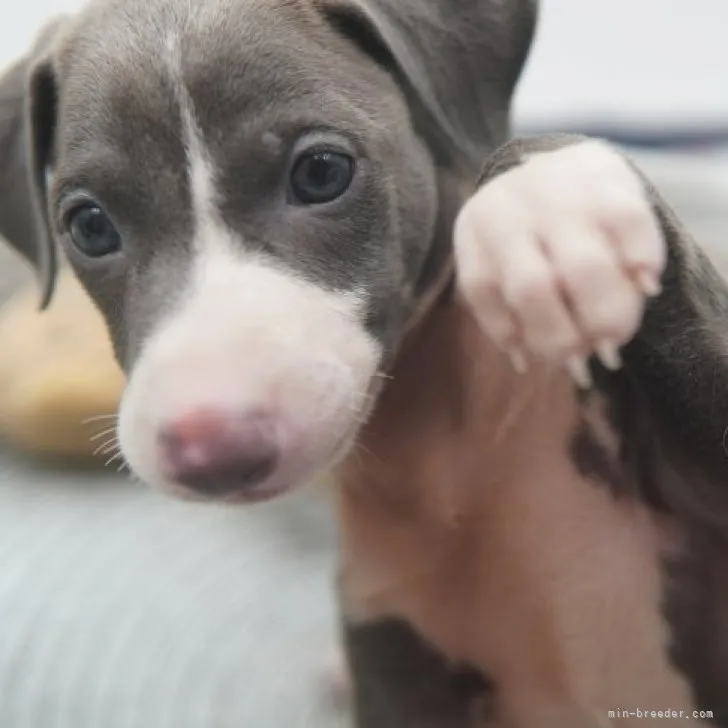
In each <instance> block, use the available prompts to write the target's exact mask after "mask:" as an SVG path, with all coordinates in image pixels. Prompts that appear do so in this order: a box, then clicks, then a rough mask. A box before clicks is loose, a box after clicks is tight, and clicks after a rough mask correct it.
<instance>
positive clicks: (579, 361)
mask: <svg viewBox="0 0 728 728" xmlns="http://www.w3.org/2000/svg"><path fill="white" fill-rule="evenodd" d="M566 368H567V369H568V371H569V374H571V376H572V378H573V379H574V381H575V382H576V384H577V385H578V386H579V388H581V389H589V388H590V387H591V385H592V378H591V374H590V373H589V367H588V365H587V362H586V359H585V358H584V357H583V356H578V355H577V356H572V357H571V358H570V359H569V360H568V361H567V362H566Z"/></svg>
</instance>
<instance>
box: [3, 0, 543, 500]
mask: <svg viewBox="0 0 728 728" xmlns="http://www.w3.org/2000/svg"><path fill="white" fill-rule="evenodd" d="M459 2H460V5H459V6H458V7H457V8H449V6H447V7H446V6H443V5H442V3H440V2H432V3H430V2H421V1H420V0H417V2H414V0H412V1H410V0H406V1H404V0H402V1H401V2H397V3H393V2H391V3H390V2H389V0H200V2H195V3H189V2H187V1H186V0H153V1H152V2H149V1H148V0H143V1H142V0H96V2H92V3H91V4H90V5H89V6H88V7H87V9H86V10H85V11H84V12H82V13H81V14H79V15H78V16H76V17H75V18H74V19H73V20H71V21H68V22H67V23H66V24H65V25H64V26H63V31H62V32H61V33H59V34H57V35H56V38H57V40H56V42H55V45H54V47H53V51H52V53H50V54H49V56H48V58H47V59H46V61H45V62H44V63H40V64H36V67H35V70H34V71H33V73H32V74H31V79H32V80H31V89H30V104H29V106H30V109H31V112H30V120H29V121H28V124H29V126H30V132H31V133H30V135H29V136H30V138H31V139H32V142H33V143H32V149H31V150H30V154H29V155H28V158H27V160H26V161H27V163H28V166H29V167H34V169H33V170H32V171H33V172H34V174H35V183H36V186H37V188H38V189H39V191H40V195H39V196H40V198H41V202H42V204H41V209H42V211H43V212H44V213H45V219H46V222H47V228H48V230H49V232H50V237H51V238H52V239H54V240H55V241H57V242H59V243H60V244H61V245H62V246H63V248H64V249H65V251H66V254H67V257H68V259H69V260H70V262H71V265H72V266H73V267H74V269H75V271H76V272H77V274H78V276H79V277H80V279H81V281H82V282H83V284H84V285H85V286H86V288H87V290H88V291H89V293H90V294H91V296H92V298H93V299H94V301H95V302H96V304H97V305H98V306H99V308H100V309H101V311H102V312H103V314H104V316H105V318H106V321H107V324H108V327H109V330H110V333H111V336H112V339H113V343H114V347H115V350H116V352H117V356H118V358H119V361H120V362H121V364H122V366H123V367H124V369H125V370H126V372H127V374H128V378H129V383H128V388H127V391H126V393H125V395H124V398H123V402H122V406H121V412H120V426H119V435H120V443H121V447H122V450H123V453H124V455H125V456H126V458H127V460H128V462H129V464H130V465H131V467H132V469H133V470H134V471H136V473H137V474H138V475H139V476H140V477H141V478H142V479H143V480H145V481H147V482H149V483H151V484H154V485H157V486H159V487H162V488H166V489H170V490H173V491H174V492H176V493H177V494H179V495H190V496H191V495H197V496H202V497H206V498H223V499H226V500H257V499H262V498H268V497H271V496H272V495H275V494H277V493H280V492H282V491H284V490H286V489H288V488H290V487H291V486H293V485H296V484H298V483H301V482H304V481H306V480H308V479H310V478H311V477H312V476H313V475H314V474H315V473H316V472H317V471H318V470H320V469H322V468H324V467H326V466H327V465H329V464H331V462H332V461H333V460H334V459H335V458H336V457H337V456H338V455H341V454H343V453H344V452H346V450H347V447H348V445H349V444H350V443H351V441H352V439H353V437H354V436H355V434H356V432H357V430H358V428H359V427H360V425H361V424H362V422H363V421H364V420H365V419H366V417H367V414H368V412H369V410H370V408H371V406H372V403H373V400H374V398H375V397H376V392H377V389H378V384H379V383H380V382H381V381H382V379H381V376H380V374H381V373H382V371H383V370H386V369H387V367H388V366H389V364H390V363H391V361H392V359H393V357H394V356H395V355H396V351H397V347H398V345H399V343H400V339H401V337H402V333H403V330H404V328H405V326H406V324H407V322H408V321H409V319H410V317H411V314H412V311H413V310H414V309H415V308H416V307H417V306H418V305H419V304H420V299H421V297H422V296H423V294H424V293H425V292H427V291H428V289H429V288H431V285H432V281H433V280H435V279H437V278H438V274H439V273H440V271H441V270H442V269H443V267H444V266H445V265H446V263H447V261H448V260H449V258H450V237H451V227H452V222H453V220H454V217H455V215H456V213H457V209H458V207H459V204H460V203H461V202H462V200H463V197H464V194H465V191H466V189H467V188H468V186H469V185H472V180H474V179H475V176H476V171H477V166H478V165H479V164H480V162H481V159H482V157H481V152H485V151H488V150H490V149H492V148H493V147H494V146H495V145H497V144H498V143H500V142H501V141H503V140H504V138H505V133H506V128H507V125H506V119H507V111H508V103H509V100H510V95H511V92H512V89H513V85H514V83H515V80H516V78H517V76H518V73H519V72H520V68H521V65H522V63H523V61H524V59H525V55H526V50H527V48H528V45H529V42H530V37H531V34H532V29H533V28H532V26H533V17H532V15H533V12H532V11H533V6H532V3H531V2H530V0H522V1H521V0H518V1H517V2H512V3H511V4H510V5H503V4H502V3H500V2H483V0H459ZM448 8H449V9H448ZM476 31H477V32H476ZM438 50H440V51H441V54H440V55H439V56H438ZM438 58H439V60H435V59H438ZM418 59H420V60H419V61H418ZM489 62H490V66H488V64H489ZM484 63H485V64H486V66H487V67H490V71H489V72H487V73H483V64H484ZM481 75H482V76H483V79H482V80H481V79H480V76H481ZM0 91H2V84H0ZM438 99H444V100H445V101H448V102H449V105H448V106H442V105H440V104H439V102H438ZM0 121H2V119H0ZM1 137H2V129H1V128H0V151H1V150H2V147H3V139H2V138H1ZM6 138H8V137H7V134H6ZM11 141H12V139H11ZM8 145H9V143H8V142H7V141H6V142H5V146H8ZM0 182H2V175H0ZM18 217H19V216H18V215H14V213H13V209H11V208H10V207H9V206H8V207H6V208H3V206H2V204H0V233H2V232H3V230H4V229H5V230H9V231H10V232H11V233H13V234H14V235H15V239H13V234H10V235H9V237H10V239H11V243H14V244H15V245H16V247H18V248H20V249H21V250H23V249H25V252H26V254H28V255H29V257H32V258H33V259H34V260H35V261H36V263H39V262H40V265H41V266H42V267H43V268H44V269H46V272H47V270H48V269H49V265H50V264H49V263H48V261H50V262H51V263H52V256H51V255H50V254H49V253H48V252H46V253H44V252H43V251H44V250H45V251H49V250H52V247H53V246H46V247H43V246H42V245H40V244H39V243H38V242H37V240H38V239H39V238H37V239H36V240H35V242H33V241H31V238H32V231H31V230H29V228H28V226H27V225H25V227H22V228H21V227H19V226H18ZM23 219H24V218H23ZM17 230H20V232H14V231H17ZM6 234H7V233H6ZM28 241H30V242H32V243H33V245H34V246H35V248H36V250H35V254H29V251H30V250H31V247H32V245H31V244H30V242H28ZM44 261H45V262H44Z"/></svg>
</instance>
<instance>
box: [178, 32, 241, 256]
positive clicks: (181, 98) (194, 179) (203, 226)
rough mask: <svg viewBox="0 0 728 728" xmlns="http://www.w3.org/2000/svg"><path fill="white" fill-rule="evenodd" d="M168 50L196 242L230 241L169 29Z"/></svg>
mask: <svg viewBox="0 0 728 728" xmlns="http://www.w3.org/2000/svg"><path fill="white" fill-rule="evenodd" d="M165 51H166V55H167V66H168V70H169V73H170V75H171V77H172V85H173V88H174V89H175V95H176V99H177V104H178V107H179V113H180V120H181V122H182V135H183V144H184V147H185V152H186V156H187V180H188V186H189V190H190V198H191V199H190V202H191V205H192V215H193V220H194V226H195V227H194V244H195V247H196V248H197V249H198V250H199V249H200V248H201V246H209V245H214V244H215V243H216V242H220V241H222V240H228V241H229V238H230V236H229V231H228V230H227V229H226V227H225V225H224V224H223V222H222V220H221V217H220V212H219V208H218V195H217V191H216V189H215V168H214V164H213V161H212V158H211V156H210V154H209V152H208V150H207V148H206V147H205V141H204V136H203V133H202V130H201V128H200V125H199V122H198V120H197V115H196V113H195V107H194V103H193V101H192V97H191V96H190V93H189V91H188V89H187V86H186V85H185V81H184V74H183V68H182V56H181V50H180V39H179V36H177V35H176V34H174V33H170V34H169V35H168V36H167V37H166V39H165Z"/></svg>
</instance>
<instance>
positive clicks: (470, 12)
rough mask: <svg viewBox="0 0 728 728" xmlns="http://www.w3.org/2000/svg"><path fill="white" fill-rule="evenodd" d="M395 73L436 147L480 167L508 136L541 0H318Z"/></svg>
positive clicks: (338, 24) (345, 31)
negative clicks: (538, 4)
mask: <svg viewBox="0 0 728 728" xmlns="http://www.w3.org/2000/svg"><path fill="white" fill-rule="evenodd" d="M315 1H316V4H317V6H318V7H319V8H320V9H321V11H322V12H323V13H324V15H325V16H327V17H328V19H329V20H330V22H332V24H333V25H334V26H335V28H337V29H338V30H339V31H340V32H341V33H342V34H344V35H346V36H347V37H349V39H351V40H353V41H354V42H356V43H358V44H359V45H360V46H361V47H362V48H363V49H364V50H365V51H367V52H368V53H369V54H370V55H372V56H373V57H374V58H375V59H376V60H377V61H379V62H380V63H381V64H383V65H384V66H385V67H386V68H387V69H388V70H390V71H391V72H392V73H394V74H395V75H396V76H397V77H398V80H400V82H401V83H402V84H403V85H404V87H405V88H406V90H407V92H408V93H409V94H410V104H411V106H412V107H413V109H415V110H416V111H418V112H419V113H416V114H415V123H418V122H419V123H420V124H421V126H422V128H421V129H420V132H421V133H423V134H424V135H425V136H426V138H428V140H429V141H430V143H431V145H433V146H434V148H435V150H436V151H439V152H441V153H443V154H444V155H446V157H448V158H450V159H452V158H453V157H455V158H458V159H459V160H460V161H462V162H465V163H466V164H468V165H469V166H473V168H474V169H479V168H480V167H481V166H482V164H483V162H484V160H485V158H486V156H487V154H488V153H489V152H491V151H493V149H494V148H495V147H497V146H499V145H500V144H502V143H504V142H505V141H506V139H507V136H508V133H509V112H510V104H511V98H512V96H513V92H514V89H515V86H516V83H517V81H518V79H519V77H520V74H521V71H522V69H523V66H524V64H525V62H526V58H527V56H528V52H529V49H530V46H531V42H532V39H533V35H534V32H535V26H536V15H537V8H536V6H537V2H536V0H508V1H507V2H504V1H503V0H315Z"/></svg>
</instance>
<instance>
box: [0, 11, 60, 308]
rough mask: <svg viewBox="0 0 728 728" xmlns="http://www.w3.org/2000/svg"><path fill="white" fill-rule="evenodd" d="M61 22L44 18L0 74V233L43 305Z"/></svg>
mask: <svg viewBox="0 0 728 728" xmlns="http://www.w3.org/2000/svg"><path fill="white" fill-rule="evenodd" d="M63 21H64V19H61V18H59V19H57V20H54V21H53V22H51V23H49V24H48V25H47V26H46V27H45V28H44V29H43V30H42V31H41V33H40V34H39V36H38V39H37V41H36V43H35V46H34V47H33V49H32V50H31V51H30V53H28V54H27V55H26V56H25V58H23V59H21V60H20V61H18V62H17V63H16V64H15V65H13V66H12V67H11V68H10V69H9V70H7V71H6V72H5V73H4V74H3V75H2V76H0V237H1V238H4V239H5V240H7V242H9V243H10V245H11V247H13V248H14V249H15V250H17V251H18V252H19V253H21V255H23V257H24V258H25V259H26V260H27V261H29V262H30V263H31V264H32V265H33V267H34V268H35V270H36V272H37V274H38V277H39V279H40V282H41V286H42V300H41V307H43V308H45V307H46V306H47V305H48V302H49V301H50V298H51V296H52V293H53V285H54V281H55V274H56V252H55V247H54V245H53V240H52V237H51V235H50V232H49V227H48V219H47V204H46V203H47V194H46V192H47V185H46V174H47V170H48V168H49V165H50V163H51V155H52V151H53V141H54V137H55V121H56V106H57V86H56V78H55V72H54V69H53V64H52V61H51V49H52V47H53V45H54V41H55V39H56V38H57V34H58V31H59V29H60V27H61V25H62V24H63Z"/></svg>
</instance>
